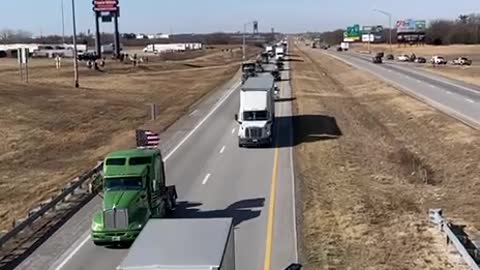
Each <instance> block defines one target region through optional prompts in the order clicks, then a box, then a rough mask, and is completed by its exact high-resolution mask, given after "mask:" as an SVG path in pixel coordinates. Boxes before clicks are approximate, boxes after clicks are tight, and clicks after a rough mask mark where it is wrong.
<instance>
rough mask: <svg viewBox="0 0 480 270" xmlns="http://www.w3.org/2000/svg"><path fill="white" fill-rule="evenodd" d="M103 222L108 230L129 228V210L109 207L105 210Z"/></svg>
mask: <svg viewBox="0 0 480 270" xmlns="http://www.w3.org/2000/svg"><path fill="white" fill-rule="evenodd" d="M103 222H104V225H105V229H106V230H123V229H128V210H127V209H109V210H105V211H103Z"/></svg>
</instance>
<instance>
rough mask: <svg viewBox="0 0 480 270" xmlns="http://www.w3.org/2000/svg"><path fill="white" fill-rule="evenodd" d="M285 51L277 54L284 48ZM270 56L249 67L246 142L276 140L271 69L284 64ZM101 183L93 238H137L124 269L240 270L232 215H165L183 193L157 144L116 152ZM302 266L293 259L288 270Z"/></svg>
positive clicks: (244, 91)
mask: <svg viewBox="0 0 480 270" xmlns="http://www.w3.org/2000/svg"><path fill="white" fill-rule="evenodd" d="M280 48H282V49H283V46H282V47H280ZM278 49H279V47H276V48H275V56H274V57H275V58H277V56H278V55H282V53H283V54H284V52H285V51H282V52H281V51H278ZM267 51H268V50H267ZM269 55H270V54H269ZM264 58H265V57H264ZM266 58H268V57H266ZM264 60H265V61H262V63H260V64H259V65H261V68H258V67H257V63H255V62H246V63H244V64H243V65H242V71H243V72H244V73H247V74H248V76H246V77H245V83H244V84H243V85H242V87H241V90H240V109H239V112H238V114H237V115H236V116H235V118H236V120H237V121H238V123H239V124H240V128H239V132H238V139H239V146H240V147H243V146H247V145H249V146H255V145H271V144H272V143H273V125H274V122H275V121H274V119H275V97H276V96H278V93H279V89H278V87H277V86H276V85H275V84H274V81H275V78H274V77H273V76H272V74H271V72H272V71H277V72H278V68H277V66H276V65H275V63H274V62H270V61H268V60H269V59H264ZM276 61H278V60H276ZM263 62H266V63H267V64H265V63H263ZM253 73H255V75H252V74H253ZM137 136H138V135H137ZM139 141H140V140H139V139H138V137H137V143H138V142H139ZM139 146H140V145H139ZM95 183H96V185H95V186H96V188H97V189H99V190H100V191H101V192H100V196H101V197H102V198H103V204H102V209H101V210H99V211H98V212H96V213H95V214H94V216H93V219H92V225H91V239H92V241H93V242H94V244H95V245H102V246H113V245H115V246H116V245H123V244H128V245H129V244H132V243H133V244H132V245H131V247H130V249H129V252H128V254H127V256H126V257H125V258H124V260H123V261H122V263H121V264H120V265H119V266H118V267H117V270H133V269H135V270H147V269H149V270H167V269H178V270H192V269H195V270H235V245H234V226H233V220H232V219H231V218H208V219H181V218H176V219H172V218H170V219H164V217H166V216H167V215H168V214H169V213H171V212H172V211H173V210H174V208H175V205H176V199H177V197H178V196H177V191H176V188H175V186H167V184H166V179H165V166H164V162H163V159H162V155H161V153H160V150H159V149H158V148H157V147H154V148H143V147H139V148H137V149H130V150H124V151H116V152H113V153H110V154H109V155H107V157H106V158H105V160H104V163H103V175H102V176H101V177H99V178H98V179H97V180H96V181H95ZM299 267H301V266H300V265H297V264H292V265H291V266H289V267H288V268H287V269H300V268H299Z"/></svg>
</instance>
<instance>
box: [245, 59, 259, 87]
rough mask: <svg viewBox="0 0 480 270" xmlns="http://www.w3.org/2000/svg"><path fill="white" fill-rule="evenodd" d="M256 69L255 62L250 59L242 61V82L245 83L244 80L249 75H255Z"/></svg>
mask: <svg viewBox="0 0 480 270" xmlns="http://www.w3.org/2000/svg"><path fill="white" fill-rule="evenodd" d="M256 71H257V63H255V62H252V61H250V62H244V63H243V64H242V83H245V81H246V80H247V79H248V78H250V77H255V76H256V74H257V73H256Z"/></svg>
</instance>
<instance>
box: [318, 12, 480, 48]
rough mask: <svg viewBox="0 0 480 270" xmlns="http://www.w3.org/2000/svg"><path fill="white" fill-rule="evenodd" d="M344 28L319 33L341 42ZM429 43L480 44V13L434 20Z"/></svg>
mask: <svg viewBox="0 0 480 270" xmlns="http://www.w3.org/2000/svg"><path fill="white" fill-rule="evenodd" d="M344 31H345V30H344V29H338V30H335V31H329V32H323V33H320V34H319V35H317V36H316V37H317V38H320V39H321V40H322V41H323V42H326V43H329V44H339V43H340V42H342V41H343V32H344ZM384 37H385V40H386V41H387V42H388V38H389V29H384ZM396 37H397V32H396V30H395V29H392V42H393V43H396V41H397V38H396ZM425 41H426V43H427V44H432V45H449V44H480V14H470V15H460V16H458V18H457V19H454V20H445V19H439V20H433V21H431V22H430V23H429V25H428V27H427V29H426V38H425Z"/></svg>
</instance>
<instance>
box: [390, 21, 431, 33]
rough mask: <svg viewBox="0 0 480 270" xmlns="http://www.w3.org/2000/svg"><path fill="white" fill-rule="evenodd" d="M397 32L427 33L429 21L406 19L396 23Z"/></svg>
mask: <svg viewBox="0 0 480 270" xmlns="http://www.w3.org/2000/svg"><path fill="white" fill-rule="evenodd" d="M396 28H397V33H425V31H426V29H427V21H425V20H415V19H406V20H400V21H397V23H396Z"/></svg>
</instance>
